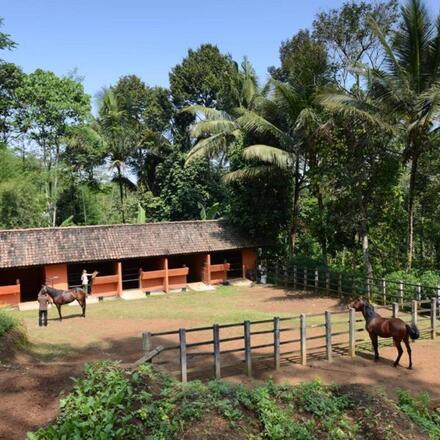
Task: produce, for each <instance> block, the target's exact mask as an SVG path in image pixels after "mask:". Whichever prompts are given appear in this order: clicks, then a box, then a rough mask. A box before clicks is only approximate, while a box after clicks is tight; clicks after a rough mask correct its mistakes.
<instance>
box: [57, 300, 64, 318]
mask: <svg viewBox="0 0 440 440" xmlns="http://www.w3.org/2000/svg"><path fill="white" fill-rule="evenodd" d="M56 306H57V309H58V315H60V321H61V320H62V319H63V317H62V316H61V305H60V304H56Z"/></svg>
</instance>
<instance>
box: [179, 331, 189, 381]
mask: <svg viewBox="0 0 440 440" xmlns="http://www.w3.org/2000/svg"><path fill="white" fill-rule="evenodd" d="M179 345H180V380H181V381H182V382H187V381H188V364H187V358H186V330H185V329H184V328H181V329H179Z"/></svg>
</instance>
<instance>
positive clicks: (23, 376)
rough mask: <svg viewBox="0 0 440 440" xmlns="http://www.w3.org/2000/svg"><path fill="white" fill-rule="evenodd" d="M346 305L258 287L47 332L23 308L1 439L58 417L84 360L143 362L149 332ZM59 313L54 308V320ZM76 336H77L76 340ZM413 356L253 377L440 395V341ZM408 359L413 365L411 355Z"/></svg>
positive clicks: (94, 310)
mask: <svg viewBox="0 0 440 440" xmlns="http://www.w3.org/2000/svg"><path fill="white" fill-rule="evenodd" d="M291 293H292V292H291ZM343 307H344V304H340V303H339V301H338V299H337V298H328V297H320V296H314V295H313V294H310V293H303V292H294V293H293V294H292V295H289V296H286V292H284V291H283V290H280V289H273V288H270V287H261V286H257V287H254V288H241V289H235V288H221V289H219V290H218V291H217V292H213V293H197V294H193V293H190V294H184V295H181V294H171V295H168V296H166V297H151V298H148V299H145V300H139V301H130V302H123V301H115V302H108V303H103V304H97V305H91V306H90V307H89V309H88V317H87V318H86V319H82V318H80V317H76V316H74V317H72V318H70V319H65V320H64V321H63V322H62V323H60V322H58V321H50V323H49V327H47V328H43V329H40V328H38V327H37V326H36V322H35V314H36V313H35V312H25V313H21V314H20V316H22V317H23V318H24V320H25V323H26V326H27V327H28V332H29V335H30V338H31V342H32V343H33V344H34V345H33V346H32V350H31V352H30V353H27V354H22V355H20V356H18V357H17V358H16V359H14V360H13V361H10V362H8V363H7V364H0V438H1V439H8V440H9V439H11V440H15V439H22V438H24V437H25V435H26V432H27V431H30V430H34V429H36V428H37V427H38V426H41V425H43V424H45V423H48V422H49V421H50V420H52V419H53V418H54V417H55V416H56V415H57V414H58V404H59V399H60V397H62V395H63V394H65V393H66V392H68V391H69V389H70V388H71V379H70V378H71V377H73V376H77V375H79V374H80V372H81V370H82V366H83V364H84V362H88V361H93V360H97V359H114V360H121V361H123V362H133V361H135V360H137V359H138V358H139V357H140V355H141V352H140V349H141V346H140V333H141V332H142V331H146V330H149V331H160V330H165V329H167V330H168V329H176V328H179V327H190V326H198V325H205V324H212V323H214V322H218V323H226V322H236V321H243V320H244V319H251V320H254V319H264V318H271V317H273V316H290V315H295V314H299V313H301V312H303V313H304V312H307V313H316V312H321V311H324V310H333V311H336V310H340V309H341V308H343ZM78 310H79V308H78V309H77V307H65V308H64V313H65V314H66V315H75V314H76V313H78ZM54 316H55V311H53V310H52V311H51V312H50V317H54ZM73 334H75V335H76V336H75V338H72V337H71V336H72V335H73ZM413 353H414V361H415V368H414V370H412V371H409V370H407V369H406V368H399V369H394V368H392V360H393V359H394V357H395V349H394V348H393V347H383V348H381V356H382V359H381V361H380V362H379V363H378V364H374V363H373V362H372V360H371V357H370V356H369V354H366V355H363V356H358V357H357V358H356V359H354V360H352V359H349V358H347V357H339V356H335V358H334V362H333V363H331V364H329V363H327V362H323V361H318V360H313V359H311V360H310V362H309V365H308V366H307V367H303V366H300V365H298V364H297V363H293V362H289V361H287V360H284V361H283V363H282V368H281V370H280V371H278V372H274V370H272V369H271V368H269V367H267V366H266V367H265V366H264V364H261V365H260V366H259V367H258V366H256V369H255V371H254V376H255V380H256V381H259V380H264V379H267V378H269V377H272V378H273V379H274V380H275V381H277V382H286V381H287V382H290V383H297V382H300V381H304V380H310V379H313V378H316V377H320V378H321V379H322V380H323V381H324V382H326V383H362V384H371V385H374V386H379V387H382V388H383V389H385V390H386V391H387V392H389V393H390V394H391V395H392V394H393V393H394V391H395V389H396V388H397V387H405V388H408V389H411V390H414V391H419V390H422V389H426V390H428V391H430V393H431V394H432V396H433V398H435V399H439V400H440V374H438V362H439V360H440V342H437V341H435V342H433V341H428V340H422V341H417V343H416V344H414V345H413ZM402 363H403V365H404V366H406V365H407V358H406V355H404V356H403V358H402ZM228 376H229V377H228V379H229V380H232V381H235V382H237V381H240V382H245V383H249V382H250V380H249V379H248V378H246V377H245V376H243V375H242V374H240V369H238V370H235V371H231V372H230V373H229V375H228Z"/></svg>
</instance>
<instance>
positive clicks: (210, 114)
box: [181, 105, 232, 121]
mask: <svg viewBox="0 0 440 440" xmlns="http://www.w3.org/2000/svg"><path fill="white" fill-rule="evenodd" d="M181 113H191V114H192V115H194V116H199V115H203V116H204V117H205V118H206V119H209V120H222V119H224V120H229V121H231V120H232V117H231V116H230V115H229V114H228V113H226V112H224V111H222V110H216V109H214V108H210V107H205V106H203V105H191V106H188V107H185V108H183V109H182V110H181Z"/></svg>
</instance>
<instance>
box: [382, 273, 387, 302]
mask: <svg viewBox="0 0 440 440" xmlns="http://www.w3.org/2000/svg"><path fill="white" fill-rule="evenodd" d="M382 298H383V305H386V303H387V282H386V281H385V278H382Z"/></svg>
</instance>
